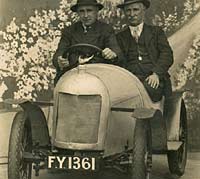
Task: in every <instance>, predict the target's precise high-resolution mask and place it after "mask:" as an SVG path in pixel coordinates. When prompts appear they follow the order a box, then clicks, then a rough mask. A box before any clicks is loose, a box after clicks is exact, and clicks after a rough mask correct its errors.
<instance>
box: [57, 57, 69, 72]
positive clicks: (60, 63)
mask: <svg viewBox="0 0 200 179" xmlns="http://www.w3.org/2000/svg"><path fill="white" fill-rule="evenodd" d="M58 66H59V68H60V69H61V70H63V68H66V67H68V66H69V60H68V59H66V58H63V57H62V56H59V57H58Z"/></svg>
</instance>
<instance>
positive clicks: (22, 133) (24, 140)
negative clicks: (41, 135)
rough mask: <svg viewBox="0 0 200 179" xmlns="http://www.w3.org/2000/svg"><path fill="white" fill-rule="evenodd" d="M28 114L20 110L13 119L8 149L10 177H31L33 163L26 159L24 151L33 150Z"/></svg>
mask: <svg viewBox="0 0 200 179" xmlns="http://www.w3.org/2000/svg"><path fill="white" fill-rule="evenodd" d="M26 119H27V115H26V113H25V112H24V111H20V112H18V113H17V114H16V115H15V117H14V120H13V123H12V127H11V134H10V140H9V151H8V179H31V174H32V163H30V162H27V161H24V159H23V153H24V152H30V151H31V143H32V141H31V130H30V125H29V124H28V120H26Z"/></svg>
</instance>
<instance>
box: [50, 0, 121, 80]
mask: <svg viewBox="0 0 200 179" xmlns="http://www.w3.org/2000/svg"><path fill="white" fill-rule="evenodd" d="M102 8H103V5H102V4H100V3H98V2H97V1H96V0H78V1H77V3H76V4H75V5H73V6H72V7H71V10H72V11H73V12H76V13H77V14H78V16H79V19H80V20H79V21H78V22H76V23H74V24H72V25H71V26H70V27H66V28H65V29H64V30H63V32H62V36H61V40H60V42H59V45H58V48H57V50H56V53H55V54H54V56H53V64H54V66H55V67H56V70H57V76H56V79H55V81H57V80H58V79H59V78H60V76H61V75H62V74H63V73H64V72H63V69H65V70H66V69H70V68H71V67H74V66H76V65H77V63H78V59H77V56H76V55H73V54H69V55H68V58H67V59H66V58H63V56H64V55H65V52H66V50H67V49H68V47H70V46H72V45H75V44H80V43H87V44H92V45H95V46H97V47H99V48H101V49H103V50H102V53H101V56H102V58H96V59H95V58H94V59H93V60H92V61H91V62H90V63H98V62H101V63H115V62H116V60H117V59H119V58H120V57H119V56H120V51H121V50H120V48H119V46H118V44H117V40H116V37H115V34H114V30H113V28H112V27H111V26H110V25H108V24H106V23H103V22H100V21H98V20H97V17H98V12H99V10H101V9H102ZM78 50H79V52H80V51H82V52H83V53H84V54H87V55H88V56H90V55H92V54H93V49H91V48H90V49H87V48H79V49H78ZM116 57H119V58H116Z"/></svg>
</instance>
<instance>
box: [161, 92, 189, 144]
mask: <svg viewBox="0 0 200 179" xmlns="http://www.w3.org/2000/svg"><path fill="white" fill-rule="evenodd" d="M182 95H183V92H182V91H180V92H179V91H178V92H173V94H172V96H171V97H170V98H169V99H168V100H166V102H165V107H164V118H165V120H166V122H167V138H168V141H179V134H180V133H179V128H180V119H181V111H182V110H184V111H182V112H185V115H186V110H185V104H184V101H183V98H182Z"/></svg>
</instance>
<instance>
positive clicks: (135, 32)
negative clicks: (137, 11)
mask: <svg viewBox="0 0 200 179" xmlns="http://www.w3.org/2000/svg"><path fill="white" fill-rule="evenodd" d="M131 32H132V36H133V37H134V38H135V40H136V42H138V38H139V34H138V27H134V28H133V30H132V31H131Z"/></svg>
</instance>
